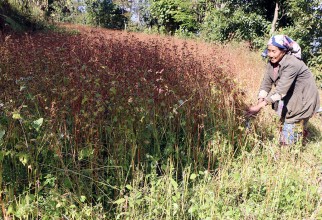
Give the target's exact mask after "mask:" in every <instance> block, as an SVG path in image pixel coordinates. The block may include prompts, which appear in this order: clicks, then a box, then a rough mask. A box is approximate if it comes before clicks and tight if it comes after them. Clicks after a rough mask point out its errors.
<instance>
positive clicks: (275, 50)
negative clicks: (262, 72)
mask: <svg viewBox="0 0 322 220" xmlns="http://www.w3.org/2000/svg"><path fill="white" fill-rule="evenodd" d="M286 52H287V50H285V49H282V48H279V47H277V46H273V45H268V46H267V56H268V58H269V61H270V62H271V63H278V62H280V61H281V59H282V58H283V57H284V55H285V54H286Z"/></svg>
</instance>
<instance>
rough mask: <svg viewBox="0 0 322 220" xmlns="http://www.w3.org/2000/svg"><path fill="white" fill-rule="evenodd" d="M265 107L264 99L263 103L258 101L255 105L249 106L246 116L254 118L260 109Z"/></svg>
mask: <svg viewBox="0 0 322 220" xmlns="http://www.w3.org/2000/svg"><path fill="white" fill-rule="evenodd" d="M266 105H267V102H266V100H265V99H264V100H263V101H259V102H258V104H257V105H254V106H251V107H249V108H248V110H247V116H254V115H256V114H257V113H258V112H259V111H260V110H261V108H263V107H264V106H266Z"/></svg>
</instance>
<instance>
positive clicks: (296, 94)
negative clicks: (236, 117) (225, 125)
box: [248, 35, 320, 145]
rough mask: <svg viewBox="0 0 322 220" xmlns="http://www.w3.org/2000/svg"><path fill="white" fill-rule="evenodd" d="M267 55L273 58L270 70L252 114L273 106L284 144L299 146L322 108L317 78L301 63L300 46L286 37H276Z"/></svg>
mask: <svg viewBox="0 0 322 220" xmlns="http://www.w3.org/2000/svg"><path fill="white" fill-rule="evenodd" d="M264 54H267V56H268V58H269V62H268V64H267V70H266V73H265V75H264V78H263V81H262V83H261V86H260V91H259V95H258V103H257V105H255V106H251V107H250V108H249V109H248V114H249V115H255V114H257V113H258V112H259V111H260V110H261V108H263V107H264V106H266V105H268V104H273V106H274V109H275V110H277V112H278V113H279V114H280V117H281V122H282V124H283V126H282V130H281V135H280V143H281V144H282V145H289V144H293V143H296V142H297V141H298V140H301V137H302V135H303V133H304V131H305V129H306V125H307V122H308V120H309V118H310V117H312V116H313V114H314V113H315V112H317V110H318V109H319V106H320V100H319V93H318V89H317V86H316V84H315V81H314V77H313V75H312V73H311V72H310V70H309V69H308V67H307V66H306V65H305V64H304V62H303V61H302V60H301V49H300V47H299V46H298V44H297V43H296V42H295V41H293V40H292V39H291V38H289V37H288V36H286V35H276V36H273V37H272V38H271V39H270V40H269V41H268V44H267V49H266V50H265V52H264ZM273 85H274V87H275V89H274V91H272V86H273Z"/></svg>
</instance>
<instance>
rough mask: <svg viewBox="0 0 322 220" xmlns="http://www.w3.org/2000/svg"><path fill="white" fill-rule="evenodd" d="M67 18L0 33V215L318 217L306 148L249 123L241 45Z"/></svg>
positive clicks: (253, 67)
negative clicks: (47, 28) (92, 25)
mask: <svg viewBox="0 0 322 220" xmlns="http://www.w3.org/2000/svg"><path fill="white" fill-rule="evenodd" d="M67 27H68V26H67ZM72 28H76V29H77V30H76V31H73V34H69V33H67V32H64V31H60V32H52V31H51V32H38V33H34V34H25V35H11V36H6V37H5V38H3V40H2V42H1V46H0V52H1V54H2V56H1V58H0V68H1V75H0V89H1V95H0V100H1V103H3V106H2V107H1V115H0V120H1V127H0V145H1V149H2V150H1V155H0V161H1V166H0V171H1V174H2V175H1V176H2V179H1V180H0V182H1V186H2V188H1V191H2V194H1V199H0V203H1V204H0V205H1V207H2V214H3V216H4V218H5V217H9V216H12V217H14V218H18V219H28V218H29V219H35V218H43V219H51V218H57V219H59V218H68V219H103V218H107V219H110V218H121V219H124V218H128V219H143V218H144V219H156V218H165V219H177V218H182V219H188V218H189V219H190V218H193V219H206V218H209V219H215V218H223V219H227V218H233V219H240V218H249V219H258V218H266V217H267V218H273V219H274V218H284V217H285V218H293V217H297V216H301V217H303V218H305V217H310V216H315V215H317V213H318V211H319V210H318V207H319V205H320V203H319V193H320V192H319V191H318V190H319V186H318V182H317V180H316V179H318V178H319V173H318V172H317V171H316V170H315V169H313V168H311V167H309V168H308V170H310V172H311V173H310V177H311V178H312V179H307V176H306V174H307V173H308V172H307V171H306V172H303V173H302V174H301V173H299V171H303V167H302V166H303V164H302V161H304V160H306V158H307V157H311V156H312V155H311V154H308V155H306V154H305V153H306V151H304V153H303V154H302V150H298V149H294V150H293V151H287V152H278V151H279V148H278V147H277V146H276V143H275V142H276V141H275V140H274V138H273V137H274V136H273V134H274V132H275V130H274V128H272V127H270V126H268V125H265V123H263V122H261V126H259V125H257V124H256V123H254V124H253V125H252V129H253V130H252V131H249V130H246V129H245V126H244V124H245V119H244V117H243V110H244V109H245V106H246V103H247V102H249V98H247V97H246V94H249V92H250V91H249V89H250V88H252V87H256V85H257V84H256V83H254V82H253V83H252V84H251V86H249V87H248V88H247V89H243V86H242V85H245V83H246V82H247V80H246V79H247V77H246V76H247V75H248V74H249V73H252V76H253V77H254V78H252V79H253V80H254V81H255V80H256V79H257V80H260V74H259V73H258V72H259V70H262V67H263V63H260V62H257V63H256V62H253V63H250V61H249V60H250V59H252V60H256V59H257V58H250V56H248V57H245V56H242V54H243V53H242V52H241V50H242V49H245V48H243V47H242V46H239V47H238V48H233V47H229V46H219V45H211V44H205V43H202V42H199V43H197V42H194V41H186V40H178V39H174V38H160V37H157V36H151V35H143V34H131V33H125V32H116V31H106V30H103V29H89V28H85V27H82V26H73V27H72ZM249 53H250V52H249ZM250 54H252V53H250ZM238 79H240V80H238ZM252 90H255V89H252ZM266 117H270V116H266ZM262 120H263V119H262ZM263 124H264V125H265V126H263ZM316 137H317V136H316ZM319 140H320V139H318V138H317V140H316V141H319ZM312 149H314V148H313V147H312ZM314 152H315V153H316V155H319V154H318V153H319V152H320V151H319V150H318V149H314ZM276 155H278V158H282V159H277V157H276ZM302 157H303V159H301V158H302ZM274 158H275V159H274ZM298 158H300V159H298ZM318 158H319V156H314V155H313V156H312V158H311V159H310V160H311V161H312V160H313V161H314V160H316V164H318V163H319V162H318ZM316 164H314V166H316ZM305 166H306V165H304V167H305Z"/></svg>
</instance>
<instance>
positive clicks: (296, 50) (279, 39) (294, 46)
mask: <svg viewBox="0 0 322 220" xmlns="http://www.w3.org/2000/svg"><path fill="white" fill-rule="evenodd" d="M269 45H273V46H275V47H278V48H281V49H283V50H287V51H288V53H290V54H292V55H294V56H295V57H297V58H298V59H301V58H302V56H301V47H300V46H299V45H298V43H296V42H295V41H294V40H292V38H290V37H288V36H286V35H275V36H273V37H271V39H269V41H268V43H267V46H269ZM262 56H263V57H267V49H266V50H264V52H263V53H262Z"/></svg>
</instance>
